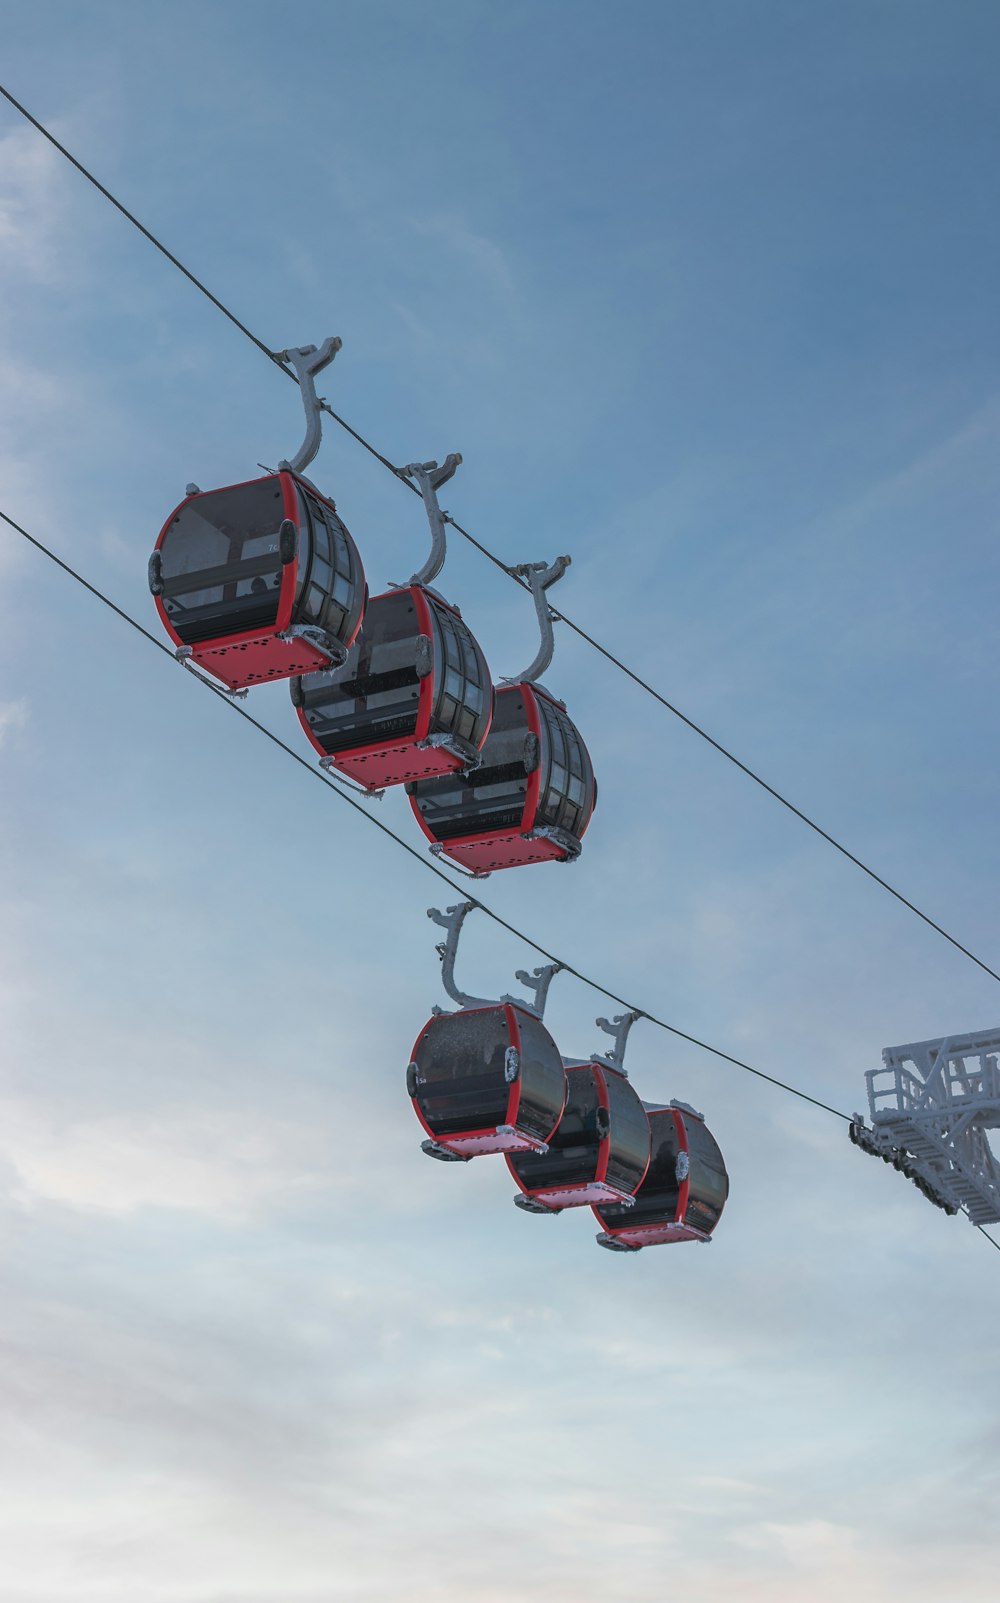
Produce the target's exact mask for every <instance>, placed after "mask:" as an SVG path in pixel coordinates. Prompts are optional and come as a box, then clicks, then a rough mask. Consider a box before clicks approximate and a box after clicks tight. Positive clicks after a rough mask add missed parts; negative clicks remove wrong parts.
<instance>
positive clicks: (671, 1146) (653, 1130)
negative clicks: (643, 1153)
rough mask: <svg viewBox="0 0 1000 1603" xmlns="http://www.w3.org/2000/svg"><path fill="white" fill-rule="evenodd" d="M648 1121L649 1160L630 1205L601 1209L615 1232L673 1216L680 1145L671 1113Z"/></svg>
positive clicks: (651, 1116)
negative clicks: (650, 1144) (650, 1143)
mask: <svg viewBox="0 0 1000 1603" xmlns="http://www.w3.org/2000/svg"><path fill="white" fill-rule="evenodd" d="M648 1119H649V1131H650V1137H651V1141H652V1157H651V1158H650V1163H649V1168H648V1169H647V1170H646V1178H645V1180H644V1181H643V1182H642V1185H641V1186H640V1187H639V1189H638V1191H637V1192H636V1195H635V1202H634V1204H633V1206H632V1207H631V1208H624V1207H618V1206H606V1205H604V1204H602V1206H601V1210H600V1213H601V1218H602V1219H604V1220H606V1221H607V1223H608V1225H609V1226H611V1227H613V1228H616V1229H619V1228H621V1227H622V1226H624V1225H626V1224H637V1225H638V1224H667V1223H669V1222H671V1221H672V1220H673V1219H674V1218H675V1217H676V1215H677V1201H678V1196H679V1192H680V1187H679V1185H678V1181H677V1154H678V1152H679V1151H680V1142H679V1140H678V1138H677V1127H676V1125H675V1123H674V1116H673V1114H672V1113H651V1114H649V1115H648Z"/></svg>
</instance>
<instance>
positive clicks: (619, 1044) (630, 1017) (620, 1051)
mask: <svg viewBox="0 0 1000 1603" xmlns="http://www.w3.org/2000/svg"><path fill="white" fill-rule="evenodd" d="M645 1016H646V1015H645V1014H644V1013H643V1012H642V1011H641V1009H640V1008H637V1007H634V1008H631V1009H630V1010H629V1012H628V1013H616V1014H615V1016H614V1018H613V1019H611V1020H608V1019H597V1021H596V1023H597V1027H598V1029H600V1030H603V1031H604V1032H605V1034H606V1035H610V1036H613V1037H614V1043H615V1044H614V1046H613V1047H612V1048H611V1051H610V1052H595V1053H594V1061H595V1063H604V1064H606V1065H607V1067H608V1068H609V1069H617V1070H618V1072H619V1074H625V1072H626V1070H625V1043H626V1042H627V1040H628V1032H629V1030H630V1029H631V1028H632V1026H633V1024H634V1023H635V1021H636V1019H641V1018H645Z"/></svg>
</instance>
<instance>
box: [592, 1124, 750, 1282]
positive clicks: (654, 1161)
mask: <svg viewBox="0 0 1000 1603" xmlns="http://www.w3.org/2000/svg"><path fill="white" fill-rule="evenodd" d="M645 1108H646V1114H647V1117H648V1119H649V1128H650V1133H651V1138H652V1155H651V1158H650V1163H649V1168H648V1170H647V1172H646V1177H645V1179H644V1180H643V1182H642V1185H641V1186H640V1187H639V1189H638V1191H637V1192H636V1195H635V1200H634V1202H633V1205H632V1207H630V1208H621V1207H616V1206H614V1205H611V1206H609V1205H606V1204H604V1203H598V1204H597V1205H596V1206H595V1207H594V1215H595V1217H596V1218H597V1220H598V1221H599V1223H600V1224H601V1225H603V1227H604V1233H603V1234H602V1235H599V1236H598V1237H597V1240H598V1242H599V1243H600V1245H601V1246H602V1247H611V1248H612V1249H617V1250H618V1251H623V1252H627V1251H636V1250H638V1249H639V1248H640V1247H653V1246H661V1245H665V1244H667V1243H669V1242H672V1241H708V1240H709V1239H710V1237H711V1234H712V1231H713V1230H714V1229H715V1227H716V1225H717V1224H718V1222H719V1219H720V1217H721V1215H722V1210H723V1208H724V1207H725V1203H726V1198H727V1196H728V1195H729V1176H728V1174H727V1173H726V1165H725V1162H724V1160H723V1157H722V1153H721V1151H720V1150H719V1145H718V1142H717V1141H716V1140H715V1137H714V1136H713V1135H712V1134H711V1132H710V1131H709V1129H708V1127H707V1126H706V1124H705V1121H704V1119H703V1118H702V1116H701V1114H700V1113H696V1112H695V1110H694V1109H693V1108H690V1107H688V1106H687V1104H686V1103H678V1102H672V1103H671V1104H670V1105H669V1106H667V1107H664V1106H661V1105H660V1104H656V1103H646V1104H645Z"/></svg>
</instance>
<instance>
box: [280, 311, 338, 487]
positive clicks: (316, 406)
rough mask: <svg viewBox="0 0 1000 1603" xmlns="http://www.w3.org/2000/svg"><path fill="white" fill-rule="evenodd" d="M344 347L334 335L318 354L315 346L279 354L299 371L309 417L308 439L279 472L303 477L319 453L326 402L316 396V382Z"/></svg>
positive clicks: (301, 347)
mask: <svg viewBox="0 0 1000 1603" xmlns="http://www.w3.org/2000/svg"><path fill="white" fill-rule="evenodd" d="M342 344H343V340H341V339H339V338H338V337H337V335H336V334H331V335H330V338H329V339H326V340H324V341H323V343H322V345H321V346H320V347H319V349H318V350H317V349H316V346H315V345H300V346H298V347H297V348H296V349H295V350H287V351H279V352H278V353H277V354H278V357H279V358H280V360H281V361H282V362H288V363H289V365H290V366H291V367H293V368H294V369H295V376H296V378H297V379H298V381H299V390H300V392H301V394H302V405H303V407H304V408H305V414H306V437H305V439H304V440H303V441H302V444H301V445H300V446H299V449H298V451H297V452H296V453H295V455H294V456H293V457H292V458H291V459H290V460H289V461H282V462H279V463H278V466H279V468H288V469H289V470H290V471H291V472H292V473H303V472H304V471H305V469H306V468H307V467H308V466H309V464H310V462H311V461H312V459H313V457H314V456H315V455H316V452H317V451H318V450H319V446H320V440H321V438H322V433H323V425H322V422H321V413H320V408H321V406H322V404H323V402H322V397H321V396H318V395H317V394H316V384H315V382H314V381H315V378H316V374H317V373H320V372H322V370H323V368H324V367H328V366H329V365H330V363H331V362H332V361H333V359H334V357H335V356H336V354H337V352H338V351H339V350H340V347H341V345H342Z"/></svg>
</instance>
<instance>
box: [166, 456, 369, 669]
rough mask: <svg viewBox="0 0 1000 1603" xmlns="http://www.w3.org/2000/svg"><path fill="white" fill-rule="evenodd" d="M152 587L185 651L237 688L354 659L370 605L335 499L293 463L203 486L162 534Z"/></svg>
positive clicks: (355, 552)
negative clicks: (220, 485) (292, 468)
mask: <svg viewBox="0 0 1000 1603" xmlns="http://www.w3.org/2000/svg"><path fill="white" fill-rule="evenodd" d="M149 588H150V590H151V591H152V593H153V596H154V598H155V600H156V608H157V611H158V612H159V614H160V618H161V620H162V622H163V625H164V627H165V629H166V631H167V634H168V635H169V636H170V638H171V640H173V642H174V644H175V645H176V646H177V647H178V648H179V654H183V655H184V656H186V657H189V658H190V660H191V662H192V663H193V664H196V665H197V666H198V667H199V668H202V669H205V670H207V672H209V673H210V674H213V675H214V676H215V678H216V679H219V680H221V681H222V682H223V683H224V684H226V685H228V686H229V687H230V689H232V690H236V689H238V688H241V687H243V686H247V685H255V684H262V683H266V682H267V681H268V680H272V679H288V678H291V676H292V675H293V674H301V673H305V672H308V671H309V670H314V669H318V668H322V667H329V666H330V664H331V662H333V663H337V664H339V663H341V662H343V660H344V657H345V655H346V653H347V650H348V648H349V647H350V646H351V644H352V643H353V641H354V638H355V636H356V635H357V632H358V629H359V627H360V624H361V616H362V613H363V611H364V605H365V576H364V570H363V568H362V566H361V558H360V556H359V554H358V549H357V547H356V545H355V544H354V541H353V540H352V539H351V536H350V534H349V533H348V532H347V529H346V528H345V527H344V524H343V523H342V522H341V520H340V518H339V517H338V515H337V509H336V507H335V506H334V504H333V502H332V501H329V500H327V498H326V497H325V496H323V495H321V494H320V493H319V491H318V490H317V489H316V488H315V487H314V486H313V485H311V484H310V483H309V482H308V480H306V479H303V478H301V477H300V476H299V475H298V474H296V473H292V472H289V471H282V472H281V473H273V474H269V475H268V476H267V478H263V479H251V480H249V481H248V482H247V483H245V484H232V485H228V486H227V487H226V488H225V489H221V490H208V491H205V492H202V491H200V490H197V491H196V490H194V488H193V487H192V493H190V494H189V495H188V497H187V499H186V500H184V501H182V502H181V504H180V506H179V507H178V508H177V510H176V511H175V512H172V513H171V515H170V517H169V518H168V519H167V521H166V523H165V524H164V526H163V529H162V531H161V533H160V538H159V539H158V540H157V542H156V549H155V551H154V552H153V555H152V557H151V558H150V561H149Z"/></svg>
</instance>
